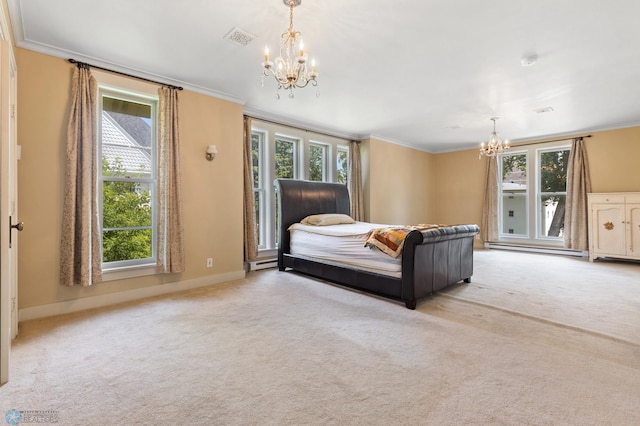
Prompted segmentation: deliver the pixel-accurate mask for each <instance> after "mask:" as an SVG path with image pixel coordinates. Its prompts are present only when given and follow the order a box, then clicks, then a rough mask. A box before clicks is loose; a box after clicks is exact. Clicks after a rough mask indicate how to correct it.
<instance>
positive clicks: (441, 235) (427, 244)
mask: <svg viewBox="0 0 640 426" xmlns="http://www.w3.org/2000/svg"><path fill="white" fill-rule="evenodd" d="M414 232H415V235H411V238H408V239H407V240H406V242H405V246H404V249H403V250H404V252H403V257H402V271H403V272H402V273H403V299H405V300H411V299H420V298H422V297H425V296H428V295H430V294H432V293H434V292H437V291H439V290H442V289H443V288H445V287H447V286H449V285H452V284H455V283H458V282H460V281H465V282H471V275H473V239H474V237H475V236H476V235H478V233H479V232H480V229H479V228H478V226H477V225H455V226H447V227H442V228H438V229H432V230H427V231H422V232H418V231H414ZM412 234H413V232H412ZM404 281H406V282H404Z"/></svg>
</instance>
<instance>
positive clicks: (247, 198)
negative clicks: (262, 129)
mask: <svg viewBox="0 0 640 426" xmlns="http://www.w3.org/2000/svg"><path fill="white" fill-rule="evenodd" d="M242 154H243V163H244V259H245V261H251V260H255V259H256V258H257V257H258V238H257V234H256V231H257V225H256V207H255V199H254V195H253V150H252V146H251V118H249V117H245V118H244V141H243V144H242Z"/></svg>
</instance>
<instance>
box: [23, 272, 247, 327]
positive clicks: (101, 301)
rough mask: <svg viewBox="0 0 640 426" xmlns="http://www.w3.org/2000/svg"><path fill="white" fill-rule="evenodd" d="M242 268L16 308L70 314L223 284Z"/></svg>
mask: <svg viewBox="0 0 640 426" xmlns="http://www.w3.org/2000/svg"><path fill="white" fill-rule="evenodd" d="M245 276H246V275H245V271H244V270H242V271H235V272H228V273H226V274H219V275H211V276H208V277H202V278H194V279H192V280H186V281H177V282H174V283H166V284H159V285H154V286H150V287H143V288H137V289H135V290H127V291H119V292H117V293H111V294H103V295H100V296H94V297H83V298H80V299H73V300H66V301H64V302H56V303H50V304H47V305H40V306H32V307H29V308H23V309H20V310H19V311H18V321H27V320H32V319H37V318H46V317H51V316H54V315H62V314H69V313H72V312H78V311H84V310H87V309H93V308H101V307H104V306H109V305H115V304H116V303H123V302H131V301H133V300H138V299H144V298H145V297H153V296H161V295H163V294H169V293H175V292H177V291H183V290H190V289H193V288H200V287H207V286H210V285H215V284H222V283H226V282H229V281H234V280H241V279H243V278H245Z"/></svg>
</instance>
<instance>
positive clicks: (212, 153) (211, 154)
mask: <svg viewBox="0 0 640 426" xmlns="http://www.w3.org/2000/svg"><path fill="white" fill-rule="evenodd" d="M217 153H218V148H217V147H216V146H215V145H209V146H208V147H207V160H209V161H213V159H214V158H216V154H217Z"/></svg>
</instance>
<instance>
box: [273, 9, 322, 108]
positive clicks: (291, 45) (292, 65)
mask: <svg viewBox="0 0 640 426" xmlns="http://www.w3.org/2000/svg"><path fill="white" fill-rule="evenodd" d="M282 2H283V3H284V4H286V5H288V6H289V29H288V30H287V31H285V32H283V33H282V36H281V38H282V42H281V44H280V56H278V57H277V58H276V59H275V64H274V62H271V61H270V60H269V47H268V46H267V47H265V50H264V62H263V63H262V67H263V68H264V69H263V70H262V86H264V78H265V77H268V76H270V75H272V76H273V77H274V78H275V79H276V81H277V82H278V89H277V91H276V99H280V94H279V93H278V91H279V90H280V89H284V90H289V97H290V98H293V89H294V88H296V87H298V88H302V87H306V86H307V85H308V84H309V83H311V84H312V85H313V86H316V87H317V86H318V81H317V80H316V78H317V77H318V72H317V71H316V65H315V60H312V61H311V71H309V68H308V67H307V59H308V54H307V52H305V51H304V44H303V42H302V37H301V36H302V34H301V33H300V32H299V31H294V30H293V8H294V7H295V6H298V5H300V4H301V3H302V0H282ZM296 43H297V44H298V46H297V48H296ZM316 96H320V92H316Z"/></svg>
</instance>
